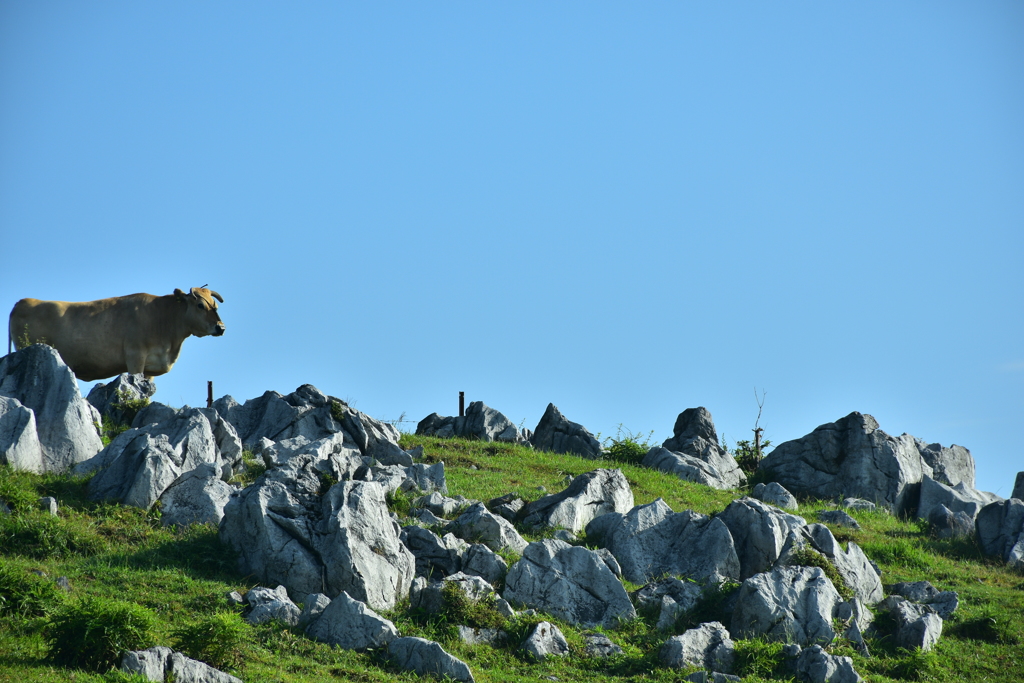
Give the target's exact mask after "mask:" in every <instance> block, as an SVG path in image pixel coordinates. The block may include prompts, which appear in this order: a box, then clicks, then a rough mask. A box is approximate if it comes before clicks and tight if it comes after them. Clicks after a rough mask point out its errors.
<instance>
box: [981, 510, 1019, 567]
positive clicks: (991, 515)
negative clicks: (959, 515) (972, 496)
mask: <svg viewBox="0 0 1024 683" xmlns="http://www.w3.org/2000/svg"><path fill="white" fill-rule="evenodd" d="M974 529H975V534H976V535H977V538H978V543H979V544H980V545H981V549H982V550H983V551H984V553H985V554H986V555H994V556H996V557H1001V558H1002V559H1003V560H1005V561H1006V562H1007V563H1008V564H1009V565H1010V566H1012V567H1017V568H1021V569H1024V500H1020V499H1018V498H1011V499H1010V500H1004V501H1002V502H998V503H989V504H988V505H986V506H985V507H983V508H982V509H981V511H980V512H979V513H978V517H977V519H975V520H974Z"/></svg>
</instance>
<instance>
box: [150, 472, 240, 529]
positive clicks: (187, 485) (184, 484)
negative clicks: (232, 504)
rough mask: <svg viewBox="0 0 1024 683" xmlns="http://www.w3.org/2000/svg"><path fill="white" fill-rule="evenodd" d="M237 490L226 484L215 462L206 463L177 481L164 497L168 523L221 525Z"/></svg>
mask: <svg viewBox="0 0 1024 683" xmlns="http://www.w3.org/2000/svg"><path fill="white" fill-rule="evenodd" d="M234 494H235V489H234V488H233V487H232V486H230V485H229V484H226V483H224V481H223V480H221V478H220V472H219V471H218V469H217V466H216V465H215V464H213V463H205V464H202V465H200V466H199V467H197V468H196V469H194V470H192V471H190V472H185V473H184V474H182V475H181V476H180V477H178V478H177V479H175V480H174V483H172V484H171V485H170V486H168V487H167V490H166V491H164V492H163V494H162V495H161V496H160V503H161V508H160V511H161V515H160V522H161V523H162V524H163V525H164V526H188V525H189V524H214V525H220V520H222V519H223V518H224V507H225V506H226V505H227V504H228V501H229V500H231V496H232V495H234Z"/></svg>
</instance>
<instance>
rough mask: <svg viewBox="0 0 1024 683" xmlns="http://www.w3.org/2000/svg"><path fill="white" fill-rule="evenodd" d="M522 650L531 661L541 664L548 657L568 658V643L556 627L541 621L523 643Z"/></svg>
mask: <svg viewBox="0 0 1024 683" xmlns="http://www.w3.org/2000/svg"><path fill="white" fill-rule="evenodd" d="M523 650H525V651H526V654H527V655H528V656H529V657H530V659H532V660H533V661H535V662H542V661H544V660H545V659H547V658H548V657H566V656H568V654H569V642H568V641H567V640H566V639H565V636H564V635H562V632H561V631H559V630H558V627H557V626H555V625H554V624H551V623H549V622H546V621H542V622H540V623H539V624H537V626H536V627H534V629H533V632H532V633H530V635H529V636H527V638H526V640H524V641H523Z"/></svg>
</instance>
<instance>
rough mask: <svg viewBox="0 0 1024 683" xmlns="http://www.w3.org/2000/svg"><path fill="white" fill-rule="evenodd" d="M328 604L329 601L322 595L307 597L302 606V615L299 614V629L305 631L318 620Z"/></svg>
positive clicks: (315, 594)
mask: <svg viewBox="0 0 1024 683" xmlns="http://www.w3.org/2000/svg"><path fill="white" fill-rule="evenodd" d="M330 604H331V599H330V598H329V597H327V596H326V595H324V594H323V593H310V594H309V595H307V596H306V600H305V603H304V604H303V605H302V613H301V614H299V628H300V629H302V630H303V631H305V630H306V629H307V628H308V627H309V625H310V624H312V623H313V622H314V621H316V620H317V619H319V618H320V615H322V614H323V613H324V610H325V609H327V606H328V605H330Z"/></svg>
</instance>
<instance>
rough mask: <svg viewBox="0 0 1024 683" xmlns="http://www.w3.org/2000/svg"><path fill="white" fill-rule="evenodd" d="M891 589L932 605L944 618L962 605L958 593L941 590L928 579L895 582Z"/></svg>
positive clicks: (905, 596)
mask: <svg viewBox="0 0 1024 683" xmlns="http://www.w3.org/2000/svg"><path fill="white" fill-rule="evenodd" d="M889 591H890V592H891V593H892V594H893V595H899V596H901V597H904V598H906V599H907V600H910V601H912V602H916V603H918V604H921V605H928V606H930V607H931V608H932V609H933V610H935V612H936V613H937V614H938V615H939V616H940V617H942V618H943V619H949V618H950V617H951V616H952V615H953V612H955V611H956V608H957V607H958V606H959V605H960V595H959V594H958V593H956V592H955V591H940V590H939V589H938V588H936V587H935V586H933V585H932V584H931V583H930V582H928V581H914V582H906V583H897V584H893V585H892V586H889Z"/></svg>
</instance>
